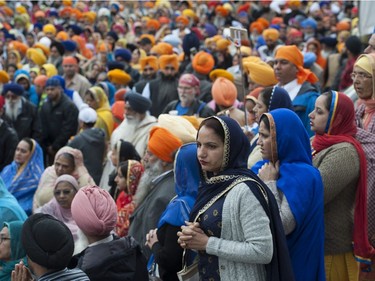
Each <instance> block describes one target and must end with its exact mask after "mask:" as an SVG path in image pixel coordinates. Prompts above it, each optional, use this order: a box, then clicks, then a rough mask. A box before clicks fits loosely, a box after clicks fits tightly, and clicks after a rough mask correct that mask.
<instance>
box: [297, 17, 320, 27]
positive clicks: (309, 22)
mask: <svg viewBox="0 0 375 281" xmlns="http://www.w3.org/2000/svg"><path fill="white" fill-rule="evenodd" d="M301 27H302V28H306V27H312V28H313V29H316V28H317V24H316V21H315V20H314V19H312V18H308V19H305V20H303V21H302V22H301Z"/></svg>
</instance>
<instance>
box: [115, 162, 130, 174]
mask: <svg viewBox="0 0 375 281" xmlns="http://www.w3.org/2000/svg"><path fill="white" fill-rule="evenodd" d="M118 168H119V169H120V171H121V174H122V175H123V177H124V178H126V179H127V177H128V168H129V160H126V161H123V162H120V164H119V165H118ZM116 174H117V173H116Z"/></svg>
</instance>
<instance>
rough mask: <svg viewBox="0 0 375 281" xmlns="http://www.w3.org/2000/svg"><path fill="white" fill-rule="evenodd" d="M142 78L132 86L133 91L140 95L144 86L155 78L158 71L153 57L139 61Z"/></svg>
mask: <svg viewBox="0 0 375 281" xmlns="http://www.w3.org/2000/svg"><path fill="white" fill-rule="evenodd" d="M139 63H140V65H141V71H142V76H141V78H140V80H139V81H138V82H137V83H136V84H135V85H134V88H133V91H135V92H137V93H142V92H143V89H144V88H145V86H146V84H147V83H148V82H150V81H151V80H153V79H155V78H156V74H157V71H158V59H157V58H156V57H155V56H147V57H144V58H141V59H140V60H139Z"/></svg>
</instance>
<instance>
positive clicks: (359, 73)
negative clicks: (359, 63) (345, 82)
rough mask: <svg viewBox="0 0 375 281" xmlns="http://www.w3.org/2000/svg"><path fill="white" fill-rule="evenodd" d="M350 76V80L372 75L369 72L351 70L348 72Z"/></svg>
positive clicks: (368, 77)
mask: <svg viewBox="0 0 375 281" xmlns="http://www.w3.org/2000/svg"><path fill="white" fill-rule="evenodd" d="M350 77H351V78H352V80H354V79H355V78H359V79H365V78H366V79H371V78H372V76H371V75H369V74H366V73H364V72H352V74H350Z"/></svg>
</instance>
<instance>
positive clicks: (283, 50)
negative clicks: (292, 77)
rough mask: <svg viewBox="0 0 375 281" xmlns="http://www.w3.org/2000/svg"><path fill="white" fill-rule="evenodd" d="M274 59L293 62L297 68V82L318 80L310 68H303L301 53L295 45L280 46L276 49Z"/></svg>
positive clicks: (314, 81)
mask: <svg viewBox="0 0 375 281" xmlns="http://www.w3.org/2000/svg"><path fill="white" fill-rule="evenodd" d="M275 59H284V60H287V61H289V62H291V63H293V64H294V65H295V66H296V67H297V69H298V72H297V77H296V78H297V81H298V84H302V83H303V82H305V81H308V82H310V83H313V84H314V83H316V82H318V78H317V77H316V76H315V74H314V73H312V72H311V71H310V70H307V69H304V68H303V55H302V53H301V51H300V50H299V49H298V48H297V46H295V45H292V46H282V47H280V48H279V49H277V51H276V55H275Z"/></svg>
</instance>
